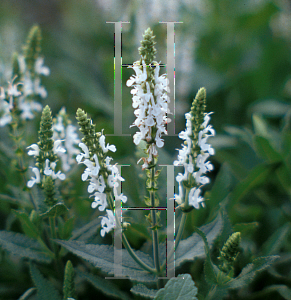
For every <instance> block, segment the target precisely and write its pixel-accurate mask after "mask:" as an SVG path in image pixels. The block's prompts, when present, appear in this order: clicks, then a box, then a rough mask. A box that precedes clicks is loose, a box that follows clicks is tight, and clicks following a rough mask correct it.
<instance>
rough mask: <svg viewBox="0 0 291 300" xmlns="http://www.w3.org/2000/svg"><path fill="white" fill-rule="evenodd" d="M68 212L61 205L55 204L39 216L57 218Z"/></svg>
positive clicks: (64, 206)
mask: <svg viewBox="0 0 291 300" xmlns="http://www.w3.org/2000/svg"><path fill="white" fill-rule="evenodd" d="M68 211H69V210H68V208H67V207H66V205H65V204H63V203H57V204H55V205H54V206H52V207H50V208H49V209H48V210H47V211H46V212H44V213H42V214H40V216H41V217H45V218H48V217H59V216H61V215H63V214H65V213H67V212H68Z"/></svg>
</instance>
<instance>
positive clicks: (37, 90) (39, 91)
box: [34, 78, 47, 99]
mask: <svg viewBox="0 0 291 300" xmlns="http://www.w3.org/2000/svg"><path fill="white" fill-rule="evenodd" d="M34 93H35V94H36V95H39V96H40V97H41V98H43V99H44V98H46V97H47V91H46V89H45V88H44V87H43V86H42V85H40V78H35V79H34Z"/></svg>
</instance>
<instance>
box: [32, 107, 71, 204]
mask: <svg viewBox="0 0 291 300" xmlns="http://www.w3.org/2000/svg"><path fill="white" fill-rule="evenodd" d="M52 124H53V121H52V115H51V110H50V108H49V106H48V105H47V106H46V107H45V108H44V109H43V111H42V115H41V121H40V130H39V132H38V138H39V142H38V143H37V144H32V145H30V146H29V147H27V149H29V150H28V155H30V156H34V157H35V158H36V164H35V167H33V168H32V172H33V173H34V175H35V177H32V178H31V179H30V180H29V181H28V182H27V187H29V188H32V187H33V186H34V184H39V186H40V188H42V189H43V190H44V194H45V196H46V198H45V200H44V202H45V203H46V204H47V205H48V206H52V205H54V204H55V203H56V202H57V199H56V198H55V197H54V196H55V184H54V181H55V180H56V179H59V180H64V179H65V178H66V176H65V174H63V173H62V172H61V171H60V170H59V171H57V170H56V167H57V161H58V153H59V152H62V153H63V152H65V149H64V148H62V147H61V146H60V143H61V141H60V140H54V139H53V130H52Z"/></svg>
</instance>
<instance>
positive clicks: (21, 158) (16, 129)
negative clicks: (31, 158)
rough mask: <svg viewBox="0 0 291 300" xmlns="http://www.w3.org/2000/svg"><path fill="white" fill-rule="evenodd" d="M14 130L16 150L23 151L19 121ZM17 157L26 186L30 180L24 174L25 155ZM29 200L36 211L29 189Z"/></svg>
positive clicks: (16, 121) (16, 122)
mask: <svg viewBox="0 0 291 300" xmlns="http://www.w3.org/2000/svg"><path fill="white" fill-rule="evenodd" d="M13 119H16V117H15V116H13ZM12 128H13V136H14V138H15V145H16V148H17V149H21V143H20V140H19V133H18V120H17V119H16V120H15V122H14V124H13V125H12ZM22 153H23V152H22ZM17 156H18V165H19V168H20V172H21V173H22V178H23V181H24V183H25V185H26V184H27V181H28V180H27V177H26V174H25V173H24V167H23V165H24V163H23V155H21V156H20V154H17ZM29 199H30V202H31V204H32V206H33V208H34V210H36V209H37V207H36V204H35V201H34V198H33V195H32V192H31V189H29Z"/></svg>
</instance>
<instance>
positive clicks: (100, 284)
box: [77, 271, 128, 300]
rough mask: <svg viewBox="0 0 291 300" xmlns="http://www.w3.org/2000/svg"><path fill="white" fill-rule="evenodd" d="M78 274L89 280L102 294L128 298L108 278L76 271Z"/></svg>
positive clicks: (125, 299)
mask: <svg viewBox="0 0 291 300" xmlns="http://www.w3.org/2000/svg"><path fill="white" fill-rule="evenodd" d="M77 274H78V276H80V277H81V278H84V279H86V280H87V281H88V282H90V283H91V284H92V285H93V286H94V287H95V288H96V289H97V290H99V291H101V292H102V293H103V294H104V295H106V296H108V297H114V298H117V299H123V300H128V295H127V294H126V293H124V292H122V291H120V290H119V288H118V287H117V286H116V285H114V284H113V283H112V282H111V281H110V280H108V279H103V278H101V277H97V276H94V275H92V274H89V273H85V272H81V271H77Z"/></svg>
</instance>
